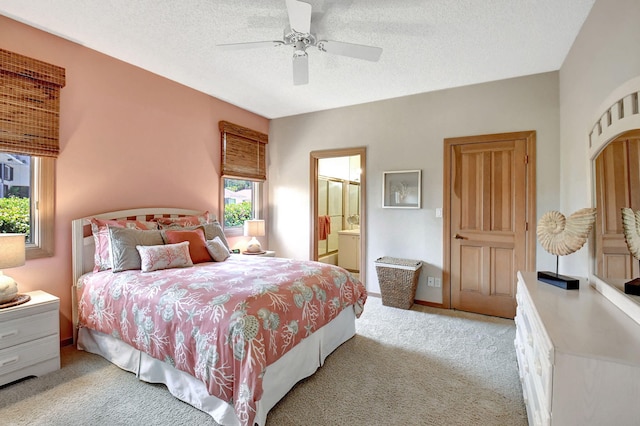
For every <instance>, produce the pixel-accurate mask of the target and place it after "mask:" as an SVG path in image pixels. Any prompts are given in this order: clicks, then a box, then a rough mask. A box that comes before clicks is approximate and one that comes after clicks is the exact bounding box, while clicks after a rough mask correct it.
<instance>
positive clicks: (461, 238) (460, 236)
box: [454, 234, 467, 240]
mask: <svg viewBox="0 0 640 426" xmlns="http://www.w3.org/2000/svg"><path fill="white" fill-rule="evenodd" d="M454 238H455V239H456V240H466V239H467V237H463V236H462V235H460V234H456V236H455V237H454Z"/></svg>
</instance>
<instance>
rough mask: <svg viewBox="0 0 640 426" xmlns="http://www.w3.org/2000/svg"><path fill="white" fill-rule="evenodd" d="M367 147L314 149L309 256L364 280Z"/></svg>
mask: <svg viewBox="0 0 640 426" xmlns="http://www.w3.org/2000/svg"><path fill="white" fill-rule="evenodd" d="M365 156H366V148H346V149H334V150H324V151H313V152H311V173H310V176H311V178H310V193H311V197H310V199H311V208H310V211H311V214H310V221H311V226H310V230H311V238H310V241H311V247H310V258H311V259H313V260H317V261H320V262H325V263H331V264H334V265H338V266H341V267H343V268H345V269H347V270H348V271H350V272H351V273H353V274H355V275H356V276H358V277H359V278H360V280H361V281H363V282H364V276H365V269H366V268H365V267H364V265H365V247H366V235H365V229H366V227H365V222H366V211H365V206H366V204H365V195H366V191H365V188H366V173H365V163H366V161H365Z"/></svg>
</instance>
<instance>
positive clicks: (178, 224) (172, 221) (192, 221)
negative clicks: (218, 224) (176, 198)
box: [153, 211, 209, 229]
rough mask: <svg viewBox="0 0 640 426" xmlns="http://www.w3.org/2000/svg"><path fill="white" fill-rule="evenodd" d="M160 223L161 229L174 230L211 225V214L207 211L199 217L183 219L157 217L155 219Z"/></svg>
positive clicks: (184, 217)
mask: <svg viewBox="0 0 640 426" xmlns="http://www.w3.org/2000/svg"><path fill="white" fill-rule="evenodd" d="M153 221H154V222H157V223H158V226H160V229H173V228H184V227H186V226H197V225H204V224H205V223H209V212H208V211H206V212H204V213H203V214H201V215H197V216H182V217H157V218H154V219H153Z"/></svg>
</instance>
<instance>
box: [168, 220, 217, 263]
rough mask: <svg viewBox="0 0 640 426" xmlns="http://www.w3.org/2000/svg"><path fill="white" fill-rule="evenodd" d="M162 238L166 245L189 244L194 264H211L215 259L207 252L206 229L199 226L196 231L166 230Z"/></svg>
mask: <svg viewBox="0 0 640 426" xmlns="http://www.w3.org/2000/svg"><path fill="white" fill-rule="evenodd" d="M161 232H162V238H163V239H164V242H165V244H175V243H180V242H183V241H188V242H189V254H190V255H191V260H192V261H193V263H202V262H211V261H212V260H213V259H212V258H211V255H210V254H209V251H208V250H207V241H206V240H205V237H204V229H203V228H202V226H198V227H197V228H196V229H192V230H186V229H179V230H178V229H175V230H173V229H164V230H162V231H161Z"/></svg>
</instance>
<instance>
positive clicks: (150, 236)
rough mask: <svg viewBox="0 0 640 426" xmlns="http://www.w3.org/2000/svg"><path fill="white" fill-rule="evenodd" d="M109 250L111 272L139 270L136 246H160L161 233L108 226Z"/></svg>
mask: <svg viewBox="0 0 640 426" xmlns="http://www.w3.org/2000/svg"><path fill="white" fill-rule="evenodd" d="M108 230H109V248H110V253H111V269H112V270H113V272H121V271H127V270H130V269H141V263H140V262H141V260H140V254H139V253H138V250H137V249H136V246H155V245H162V244H164V241H163V239H162V234H161V231H158V230H155V231H154V230H147V231H143V230H139V229H128V228H118V227H114V226H111V225H109V226H108Z"/></svg>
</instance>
